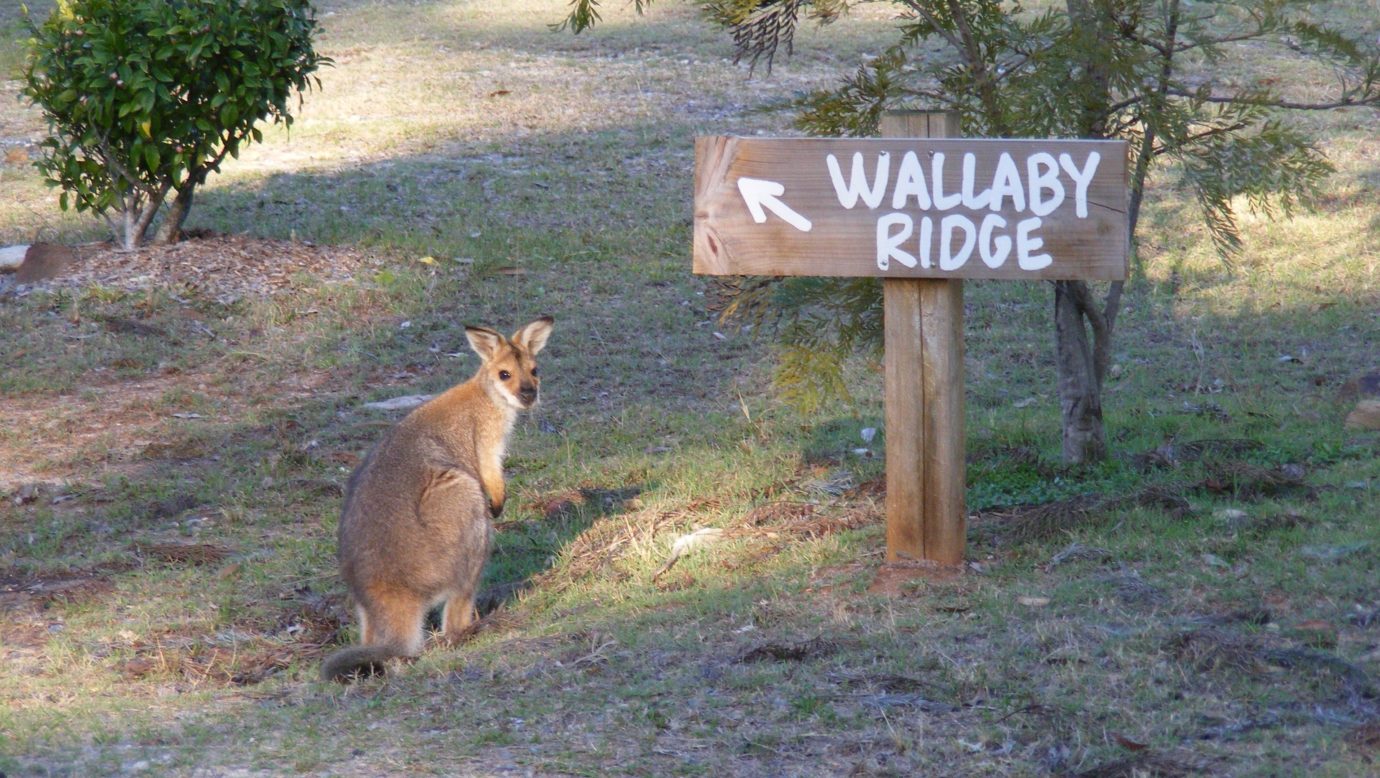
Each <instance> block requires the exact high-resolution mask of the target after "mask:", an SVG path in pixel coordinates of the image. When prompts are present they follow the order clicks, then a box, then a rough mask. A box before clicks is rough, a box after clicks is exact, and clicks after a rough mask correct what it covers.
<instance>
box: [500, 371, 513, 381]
mask: <svg viewBox="0 0 1380 778" xmlns="http://www.w3.org/2000/svg"><path fill="white" fill-rule="evenodd" d="M512 377H513V374H512V373H509V372H508V371H507V370H500V371H498V380H500V381H507V380H508V379H509V378H512Z"/></svg>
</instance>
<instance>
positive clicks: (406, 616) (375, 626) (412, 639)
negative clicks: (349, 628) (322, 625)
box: [359, 589, 426, 657]
mask: <svg viewBox="0 0 1380 778" xmlns="http://www.w3.org/2000/svg"><path fill="white" fill-rule="evenodd" d="M359 611H360V620H359V623H360V643H362V644H364V645H366V646H392V647H394V649H395V650H396V651H397V653H398V654H399V655H400V656H406V657H415V656H420V655H421V653H422V644H423V643H424V642H425V640H426V632H425V631H424V629H423V619H425V618H426V603H425V602H423V601H422V599H421V598H420V597H417V596H416V595H415V594H412V593H411V592H406V591H379V590H377V589H376V590H374V591H372V592H370V593H369V596H368V604H367V605H361V606H360V607H359Z"/></svg>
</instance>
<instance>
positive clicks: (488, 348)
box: [465, 324, 503, 362]
mask: <svg viewBox="0 0 1380 778" xmlns="http://www.w3.org/2000/svg"><path fill="white" fill-rule="evenodd" d="M465 337H466V338H469V341H470V348H472V349H474V353H476V354H478V355H479V358H480V359H482V360H484V361H485V362H488V361H489V360H491V359H493V358H494V355H495V354H497V353H498V347H499V346H502V345H503V336H502V335H499V334H498V333H497V332H494V331H493V330H491V329H488V328H487V327H471V326H470V325H468V324H466V325H465Z"/></svg>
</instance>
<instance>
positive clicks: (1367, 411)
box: [1343, 400, 1380, 430]
mask: <svg viewBox="0 0 1380 778" xmlns="http://www.w3.org/2000/svg"><path fill="white" fill-rule="evenodd" d="M1343 424H1344V425H1345V426H1346V428H1347V429H1358V430H1380V400H1361V401H1359V402H1357V403H1356V407H1355V408H1352V409H1351V413H1348V414H1347V415H1346V421H1345V422H1344V423H1343Z"/></svg>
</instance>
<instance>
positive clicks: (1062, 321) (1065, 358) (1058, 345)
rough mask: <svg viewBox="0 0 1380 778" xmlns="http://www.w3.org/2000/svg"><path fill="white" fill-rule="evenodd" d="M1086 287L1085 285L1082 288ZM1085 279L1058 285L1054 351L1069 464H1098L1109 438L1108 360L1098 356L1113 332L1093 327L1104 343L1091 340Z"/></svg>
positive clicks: (1089, 312) (1089, 295)
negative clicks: (1105, 408) (1105, 416)
mask: <svg viewBox="0 0 1380 778" xmlns="http://www.w3.org/2000/svg"><path fill="white" fill-rule="evenodd" d="M1079 285H1081V286H1082V287H1083V288H1081V289H1080V288H1079ZM1086 287H1087V285H1086V284H1085V283H1084V282H1082V281H1056V282H1055V283H1054V331H1055V352H1056V355H1057V360H1058V372H1059V408H1060V412H1061V418H1062V422H1063V430H1064V461H1065V462H1066V463H1068V464H1082V463H1085V462H1097V461H1100V460H1102V459H1106V457H1107V436H1106V433H1105V432H1104V430H1103V427H1102V372H1103V365H1102V364H1101V363H1102V362H1104V361H1105V360H1100V359H1098V358H1097V355H1098V353H1099V352H1101V351H1105V350H1107V349H1109V348H1110V344H1108V343H1106V342H1105V340H1106V339H1109V338H1110V336H1111V332H1110V331H1107V332H1106V333H1102V332H1100V331H1099V330H1098V328H1094V333H1093V336H1094V338H1095V339H1097V340H1102V341H1103V342H1101V343H1098V342H1096V341H1095V342H1094V343H1092V344H1090V343H1089V342H1088V330H1087V327H1086V326H1085V324H1084V317H1085V315H1097V314H1095V313H1094V312H1091V311H1088V310H1087V309H1086V303H1087V302H1088V301H1089V299H1090V298H1091V292H1090V291H1088V290H1087V288H1086Z"/></svg>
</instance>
